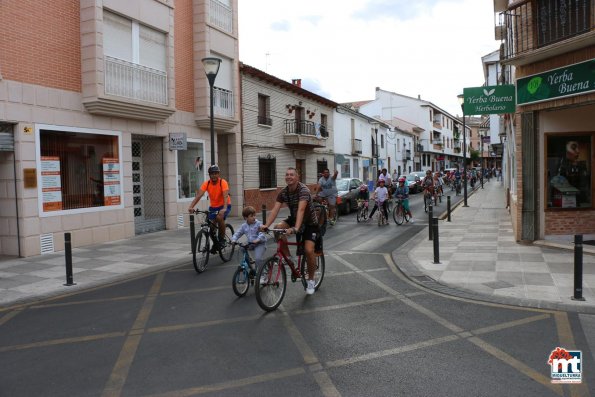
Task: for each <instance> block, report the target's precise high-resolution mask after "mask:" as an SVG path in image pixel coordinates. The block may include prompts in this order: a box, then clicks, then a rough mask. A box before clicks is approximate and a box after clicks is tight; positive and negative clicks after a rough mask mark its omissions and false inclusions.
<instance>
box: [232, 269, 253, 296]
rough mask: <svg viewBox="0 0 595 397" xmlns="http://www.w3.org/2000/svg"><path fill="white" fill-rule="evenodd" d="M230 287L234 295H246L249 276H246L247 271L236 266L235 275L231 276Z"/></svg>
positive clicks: (248, 286)
mask: <svg viewBox="0 0 595 397" xmlns="http://www.w3.org/2000/svg"><path fill="white" fill-rule="evenodd" d="M231 287H232V288H233V292H234V294H236V295H237V296H238V297H242V296H244V295H246V293H247V292H248V289H249V288H250V276H249V274H248V270H246V269H244V268H243V267H241V266H238V268H237V269H236V271H235V273H234V274H233V279H232V281H231Z"/></svg>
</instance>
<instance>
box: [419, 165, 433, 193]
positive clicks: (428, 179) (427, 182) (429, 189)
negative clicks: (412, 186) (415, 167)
mask: <svg viewBox="0 0 595 397" xmlns="http://www.w3.org/2000/svg"><path fill="white" fill-rule="evenodd" d="M421 186H422V189H423V191H424V198H425V197H426V196H430V197H433V196H434V179H433V178H432V171H430V170H427V171H426V176H425V178H424V180H423V181H422V183H421Z"/></svg>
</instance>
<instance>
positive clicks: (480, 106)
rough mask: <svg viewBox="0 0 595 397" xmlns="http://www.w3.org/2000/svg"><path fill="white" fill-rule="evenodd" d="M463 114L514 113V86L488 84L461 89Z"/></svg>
mask: <svg viewBox="0 0 595 397" xmlns="http://www.w3.org/2000/svg"><path fill="white" fill-rule="evenodd" d="M463 96H464V98H465V103H464V105H463V113H464V114H465V116H471V115H475V114H502V113H514V111H515V102H514V86H513V85H490V86H487V87H468V88H464V89H463Z"/></svg>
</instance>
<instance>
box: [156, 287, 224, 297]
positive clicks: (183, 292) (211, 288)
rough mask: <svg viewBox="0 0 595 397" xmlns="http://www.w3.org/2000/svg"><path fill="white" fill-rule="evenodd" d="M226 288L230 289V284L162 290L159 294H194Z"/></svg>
mask: <svg viewBox="0 0 595 397" xmlns="http://www.w3.org/2000/svg"><path fill="white" fill-rule="evenodd" d="M224 289H229V285H227V286H221V287H209V288H195V289H185V290H183V291H167V292H161V293H160V294H159V295H161V296H169V295H180V294H194V293H197V292H211V291H221V290H224Z"/></svg>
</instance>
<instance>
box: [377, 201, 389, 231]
mask: <svg viewBox="0 0 595 397" xmlns="http://www.w3.org/2000/svg"><path fill="white" fill-rule="evenodd" d="M376 205H377V207H378V209H377V211H378V226H382V225H388V219H386V216H385V215H384V207H383V204H380V203H378V202H376ZM387 206H388V203H387ZM386 211H387V213H388V209H387V210H386Z"/></svg>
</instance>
